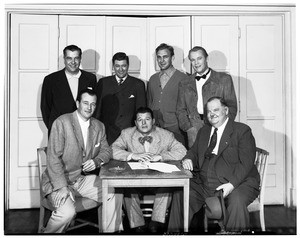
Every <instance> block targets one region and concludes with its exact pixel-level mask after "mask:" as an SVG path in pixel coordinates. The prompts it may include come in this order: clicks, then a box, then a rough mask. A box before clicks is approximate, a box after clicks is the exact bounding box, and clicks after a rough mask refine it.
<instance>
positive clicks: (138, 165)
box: [128, 162, 180, 173]
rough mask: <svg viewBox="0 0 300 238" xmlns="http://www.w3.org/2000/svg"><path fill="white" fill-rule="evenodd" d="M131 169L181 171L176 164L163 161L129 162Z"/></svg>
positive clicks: (166, 171) (164, 171) (165, 171)
mask: <svg viewBox="0 0 300 238" xmlns="http://www.w3.org/2000/svg"><path fill="white" fill-rule="evenodd" d="M128 165H129V166H130V168H131V169H133V170H135V169H153V170H157V171H160V172H163V173H172V172H173V171H174V172H175V171H180V169H178V168H177V166H176V165H173V164H167V163H162V162H153V163H151V162H148V163H145V162H128Z"/></svg>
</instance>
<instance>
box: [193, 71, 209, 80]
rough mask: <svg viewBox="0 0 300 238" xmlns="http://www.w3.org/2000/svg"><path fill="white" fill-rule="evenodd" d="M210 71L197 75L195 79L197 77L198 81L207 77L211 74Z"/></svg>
mask: <svg viewBox="0 0 300 238" xmlns="http://www.w3.org/2000/svg"><path fill="white" fill-rule="evenodd" d="M209 72H210V69H209V70H208V71H207V73H206V74H203V75H201V76H196V77H195V79H196V80H197V81H199V80H200V79H206V76H207V75H208V74H209Z"/></svg>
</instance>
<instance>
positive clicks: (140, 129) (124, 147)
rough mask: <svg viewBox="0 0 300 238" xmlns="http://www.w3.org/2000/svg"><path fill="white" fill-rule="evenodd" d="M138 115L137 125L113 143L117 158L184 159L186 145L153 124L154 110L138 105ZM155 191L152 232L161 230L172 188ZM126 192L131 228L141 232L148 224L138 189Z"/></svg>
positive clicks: (123, 159)
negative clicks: (141, 206)
mask: <svg viewBox="0 0 300 238" xmlns="http://www.w3.org/2000/svg"><path fill="white" fill-rule="evenodd" d="M135 115H136V119H135V127H131V128H127V129H125V130H123V131H122V133H121V135H120V136H119V138H118V139H117V140H116V141H115V142H114V143H113V144H112V150H113V158H114V159H116V160H122V161H130V160H132V161H140V162H146V163H147V162H158V161H161V162H165V161H170V160H181V159H182V158H183V156H184V155H185V153H186V149H185V147H184V146H183V145H182V144H181V143H179V142H178V141H177V140H176V139H175V138H174V135H173V133H171V132H169V131H167V130H164V129H162V128H159V127H156V126H154V123H155V119H154V118H153V112H152V110H151V109H149V108H143V107H142V108H139V109H138V110H137V112H136V114H135ZM148 190H149V189H148ZM153 190H154V192H155V194H156V195H155V200H154V205H153V212H152V218H151V222H150V224H149V232H151V233H162V232H163V228H164V226H165V221H166V217H165V215H166V211H167V208H168V206H169V203H170V199H171V197H170V195H171V194H170V192H171V191H172V190H170V189H169V188H158V189H153ZM125 191H126V192H125V196H124V201H125V207H126V211H127V216H128V219H129V224H130V227H131V228H134V229H135V231H136V232H139V229H142V227H143V226H144V225H145V220H144V217H143V213H142V210H141V208H140V199H139V193H138V190H137V189H126V190H125Z"/></svg>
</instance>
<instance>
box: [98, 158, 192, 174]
mask: <svg viewBox="0 0 300 238" xmlns="http://www.w3.org/2000/svg"><path fill="white" fill-rule="evenodd" d="M136 163H139V162H136ZM166 163H168V164H173V165H176V166H177V168H179V169H180V171H176V172H172V173H162V172H159V171H156V170H152V169H136V170H132V169H131V168H130V166H129V165H128V163H127V162H125V161H119V160H114V159H112V160H110V161H109V162H108V163H107V164H105V165H103V166H102V167H101V169H100V175H99V176H100V178H101V179H122V178H123V179H157V178H159V179H183V178H192V173H191V172H190V171H189V170H185V169H183V167H182V165H181V162H180V161H168V162H166Z"/></svg>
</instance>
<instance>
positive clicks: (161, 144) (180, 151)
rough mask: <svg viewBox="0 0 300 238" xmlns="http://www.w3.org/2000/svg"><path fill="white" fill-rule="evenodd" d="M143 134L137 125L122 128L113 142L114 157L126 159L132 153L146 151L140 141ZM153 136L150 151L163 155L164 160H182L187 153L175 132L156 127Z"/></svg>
mask: <svg viewBox="0 0 300 238" xmlns="http://www.w3.org/2000/svg"><path fill="white" fill-rule="evenodd" d="M141 136H142V134H141V133H140V132H139V131H138V130H137V129H136V127H131V128H127V129H125V130H122V133H121V135H120V136H119V137H118V139H117V140H116V141H115V142H114V143H113V144H112V150H113V158H114V159H116V160H122V161H126V160H127V157H128V156H129V155H130V154H131V153H145V148H144V145H142V144H141V143H140V142H139V137H141ZM151 136H152V137H153V141H152V142H151V144H150V147H149V152H150V153H153V154H158V155H161V156H162V161H169V160H181V159H182V158H183V156H184V155H185V154H186V149H185V147H184V146H183V145H182V144H181V143H180V142H178V141H177V140H176V139H175V138H174V135H173V133H171V132H169V131H167V130H165V129H162V128H159V127H154V128H153V130H152V132H151Z"/></svg>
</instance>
